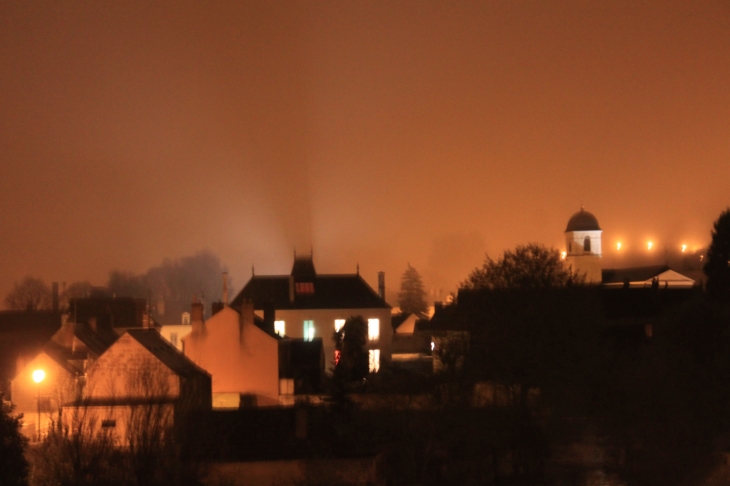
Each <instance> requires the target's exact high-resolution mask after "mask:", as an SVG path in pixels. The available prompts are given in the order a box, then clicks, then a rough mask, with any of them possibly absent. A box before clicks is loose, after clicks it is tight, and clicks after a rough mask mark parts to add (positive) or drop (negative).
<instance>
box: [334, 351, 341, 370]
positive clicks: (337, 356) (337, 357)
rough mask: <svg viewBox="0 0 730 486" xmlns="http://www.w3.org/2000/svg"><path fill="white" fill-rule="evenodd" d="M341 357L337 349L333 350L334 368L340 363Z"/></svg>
mask: <svg viewBox="0 0 730 486" xmlns="http://www.w3.org/2000/svg"><path fill="white" fill-rule="evenodd" d="M341 357H342V351H340V350H339V349H335V366H337V365H338V364H339V363H340V358H341Z"/></svg>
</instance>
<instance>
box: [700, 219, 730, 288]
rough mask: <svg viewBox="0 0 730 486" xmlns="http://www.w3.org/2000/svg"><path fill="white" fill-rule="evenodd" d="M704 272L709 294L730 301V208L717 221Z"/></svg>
mask: <svg viewBox="0 0 730 486" xmlns="http://www.w3.org/2000/svg"><path fill="white" fill-rule="evenodd" d="M704 271H705V275H707V293H708V294H709V295H710V296H712V297H713V298H715V299H719V300H722V301H730V208H728V209H726V210H725V211H723V212H722V213H721V214H720V217H719V218H717V221H715V224H714V226H713V230H712V243H710V247H709V248H708V250H707V263H705V267H704Z"/></svg>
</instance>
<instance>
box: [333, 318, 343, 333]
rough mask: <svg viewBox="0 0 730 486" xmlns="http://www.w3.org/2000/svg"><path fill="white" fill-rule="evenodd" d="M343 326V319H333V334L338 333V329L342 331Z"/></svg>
mask: <svg viewBox="0 0 730 486" xmlns="http://www.w3.org/2000/svg"><path fill="white" fill-rule="evenodd" d="M344 325H345V320H344V319H335V332H340V329H342V326H344Z"/></svg>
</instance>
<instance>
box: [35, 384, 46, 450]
mask: <svg viewBox="0 0 730 486" xmlns="http://www.w3.org/2000/svg"><path fill="white" fill-rule="evenodd" d="M45 379H46V372H45V371H43V370H35V371H34V372H33V381H35V382H36V383H37V384H38V441H39V442H40V440H41V382H42V381H43V380H45Z"/></svg>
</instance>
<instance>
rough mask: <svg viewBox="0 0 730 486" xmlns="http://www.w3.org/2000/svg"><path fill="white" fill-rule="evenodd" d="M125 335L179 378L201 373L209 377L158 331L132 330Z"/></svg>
mask: <svg viewBox="0 0 730 486" xmlns="http://www.w3.org/2000/svg"><path fill="white" fill-rule="evenodd" d="M125 334H129V335H130V336H131V337H132V338H134V340H135V341H137V342H138V343H140V344H141V345H142V346H144V347H145V349H147V350H148V351H149V352H150V353H152V354H153V355H154V356H155V357H156V358H157V359H159V360H160V361H161V362H162V363H163V364H164V365H165V366H167V367H168V368H170V370H172V371H173V372H174V373H175V374H177V375H178V376H191V375H196V374H201V373H202V374H204V375H208V376H209V374H208V372H207V371H205V370H204V369H203V368H200V367H199V366H197V365H196V364H195V363H193V362H192V361H190V359H188V358H187V357H186V356H185V355H184V354H182V353H181V352H180V350H178V349H177V348H176V347H175V346H173V345H172V344H170V343H169V342H167V340H166V339H164V338H163V337H162V336H160V333H159V332H157V331H156V330H154V329H130V330H128V331H127V332H126V333H125Z"/></svg>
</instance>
